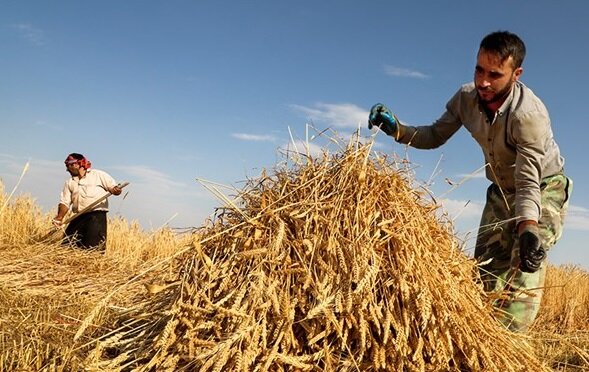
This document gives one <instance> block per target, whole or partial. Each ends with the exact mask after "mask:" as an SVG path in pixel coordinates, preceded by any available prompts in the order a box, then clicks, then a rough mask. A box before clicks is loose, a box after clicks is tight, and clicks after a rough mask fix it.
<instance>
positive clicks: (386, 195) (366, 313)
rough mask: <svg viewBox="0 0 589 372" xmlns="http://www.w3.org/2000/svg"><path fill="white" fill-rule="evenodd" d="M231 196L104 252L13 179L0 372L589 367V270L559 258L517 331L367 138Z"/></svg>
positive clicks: (120, 233) (3, 260)
mask: <svg viewBox="0 0 589 372" xmlns="http://www.w3.org/2000/svg"><path fill="white" fill-rule="evenodd" d="M0 187H2V184H1V183H0ZM375 190H378V192H375ZM221 199H222V200H225V201H226V202H225V204H224V205H223V206H221V207H219V209H218V210H217V213H216V215H215V217H214V218H213V219H211V220H210V221H206V222H205V223H204V224H203V226H201V227H198V228H195V229H194V230H192V231H188V232H182V233H179V232H175V231H172V230H170V229H161V230H157V231H150V232H146V231H143V230H142V229H141V228H140V227H139V225H138V224H137V223H134V222H128V221H126V220H124V219H111V220H109V231H108V236H109V240H108V245H107V250H106V253H105V254H101V253H98V252H92V251H82V250H78V249H74V248H72V247H68V246H62V245H60V242H59V239H54V240H42V239H41V237H43V236H44V235H46V233H47V231H48V230H49V229H50V226H51V224H50V217H51V216H49V215H44V214H43V213H42V212H41V210H40V208H39V207H38V206H36V205H35V203H34V201H33V199H32V198H31V197H28V196H21V197H18V198H16V199H12V198H9V196H8V195H7V194H6V192H5V191H4V190H3V189H2V190H0V208H2V209H1V212H0V293H1V297H0V308H1V309H2V311H1V312H0V368H1V369H2V370H31V371H39V370H41V371H70V370H93V371H101V370H109V371H124V370H125V371H126V370H136V371H152V370H158V371H160V370H170V371H176V370H199V371H225V370H231V371H258V370H259V371H282V370H285V371H286V370H289V371H290V370H296V371H298V370H315V371H324V370H327V371H346V370H350V371H365V370H368V371H370V370H383V371H384V370H388V371H391V370H398V371H551V370H559V371H589V353H588V350H589V325H588V322H587V320H588V319H589V314H588V312H589V273H587V272H586V271H584V270H582V269H580V268H578V267H573V266H562V267H554V266H550V267H549V270H548V274H547V279H546V283H545V288H544V291H545V295H544V297H543V303H542V308H541V311H540V314H539V316H538V318H537V320H536V322H535V323H534V325H533V327H532V328H531V330H530V331H529V332H528V333H527V334H523V335H522V334H514V333H511V332H509V331H507V330H505V329H504V328H503V327H502V326H501V325H500V324H499V323H498V322H497V321H495V319H494V317H493V311H494V310H493V307H492V306H491V301H492V300H491V299H489V298H488V297H487V296H486V294H485V293H484V292H483V291H482V286H481V285H480V283H479V282H478V281H477V274H476V273H477V267H476V263H475V262H474V261H473V260H472V259H471V258H469V257H467V256H466V255H465V254H464V253H463V252H462V251H461V250H460V247H459V244H458V243H457V239H456V237H455V236H454V234H453V233H452V226H451V223H449V221H445V220H442V219H441V218H440V217H439V214H437V213H436V211H437V209H438V206H436V205H435V204H434V203H433V202H432V201H431V199H430V198H429V197H428V195H427V192H425V191H422V190H420V189H419V188H415V187H414V185H413V183H412V180H411V173H410V172H409V171H408V170H407V167H406V166H404V165H403V164H402V162H399V161H397V160H395V159H391V158H387V157H385V156H382V155H378V154H375V153H374V152H372V151H371V147H370V145H369V144H368V145H360V144H358V143H355V142H352V141H351V142H350V144H348V145H347V146H346V147H345V148H343V149H342V151H340V152H339V153H337V154H335V155H328V154H324V155H323V156H322V157H317V158H310V157H305V156H302V157H301V158H300V159H299V161H297V162H294V163H293V164H290V165H289V166H281V167H277V168H276V169H275V170H273V171H272V172H264V173H263V174H262V175H260V176H259V177H258V178H256V179H251V180H249V181H248V183H247V185H246V186H245V187H244V189H243V190H241V191H240V192H239V194H238V195H234V196H233V199H231V201H230V200H229V199H228V198H226V197H222V198H221Z"/></svg>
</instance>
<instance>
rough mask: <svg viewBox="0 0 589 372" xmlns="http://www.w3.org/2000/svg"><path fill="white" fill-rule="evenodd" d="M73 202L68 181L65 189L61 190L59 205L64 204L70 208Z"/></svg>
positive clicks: (64, 185) (64, 186)
mask: <svg viewBox="0 0 589 372" xmlns="http://www.w3.org/2000/svg"><path fill="white" fill-rule="evenodd" d="M72 202H73V200H72V191H71V190H70V187H69V185H68V182H67V181H66V182H65V183H64V184H63V189H62V190H61V194H60V195H59V204H63V205H65V206H66V207H68V208H69V207H70V206H71V205H72Z"/></svg>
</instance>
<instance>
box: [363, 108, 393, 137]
mask: <svg viewBox="0 0 589 372" xmlns="http://www.w3.org/2000/svg"><path fill="white" fill-rule="evenodd" d="M372 127H379V128H380V130H382V131H383V132H385V133H386V134H387V135H389V136H393V137H395V136H396V135H397V130H398V129H399V128H398V127H399V120H398V119H397V117H396V116H395V115H394V114H393V113H392V112H391V111H390V110H389V109H388V108H387V107H386V106H385V105H383V104H382V103H377V104H376V105H374V106H372V108H371V109H370V115H369V116H368V129H372Z"/></svg>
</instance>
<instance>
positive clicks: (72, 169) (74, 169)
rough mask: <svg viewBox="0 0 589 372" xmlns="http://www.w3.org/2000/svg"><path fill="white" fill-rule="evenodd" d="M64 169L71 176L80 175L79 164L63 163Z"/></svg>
mask: <svg viewBox="0 0 589 372" xmlns="http://www.w3.org/2000/svg"><path fill="white" fill-rule="evenodd" d="M65 169H66V170H67V171H68V172H69V174H71V175H72V177H76V176H79V175H80V164H78V163H72V164H67V163H66V164H65Z"/></svg>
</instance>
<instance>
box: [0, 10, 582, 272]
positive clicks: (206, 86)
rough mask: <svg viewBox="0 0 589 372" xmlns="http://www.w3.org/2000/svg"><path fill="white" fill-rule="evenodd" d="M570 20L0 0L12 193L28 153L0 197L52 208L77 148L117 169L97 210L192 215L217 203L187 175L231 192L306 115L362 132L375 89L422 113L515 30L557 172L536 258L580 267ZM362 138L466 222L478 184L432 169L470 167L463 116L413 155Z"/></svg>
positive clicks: (453, 171)
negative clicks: (547, 246) (543, 248)
mask: <svg viewBox="0 0 589 372" xmlns="http://www.w3.org/2000/svg"><path fill="white" fill-rule="evenodd" d="M587 19H589V3H588V2H586V1H580V0H579V1H566V2H556V1H546V0H540V1H535V2H533V4H532V3H531V2H519V4H518V3H517V2H512V1H495V2H492V3H483V2H476V1H474V2H467V1H449V2H438V1H412V2H392V1H365V2H360V1H322V2H319V1H297V2H286V1H214V2H213V1H199V2H196V1H174V0H172V1H166V2H164V1H100V2H80V1H59V2H46V1H18V2H17V1H0V45H2V52H0V71H1V73H0V129H1V131H0V133H2V134H1V135H0V178H2V180H3V182H4V184H5V188H6V189H7V190H8V191H10V190H12V188H13V187H14V186H15V185H16V183H17V180H18V178H19V175H20V174H21V172H22V170H23V167H24V165H25V164H26V163H27V162H29V164H30V167H29V170H28V172H27V173H26V174H25V176H24V178H23V180H22V182H21V183H20V185H19V187H18V189H17V194H21V193H28V194H30V195H32V196H33V197H34V198H35V199H36V200H37V202H38V203H39V205H40V206H42V207H43V208H44V209H45V210H47V211H49V210H51V209H53V210H54V209H55V207H56V204H57V202H58V195H59V191H60V189H61V187H62V184H63V182H64V180H65V179H66V176H67V174H66V172H65V168H64V166H63V159H64V158H65V156H66V155H67V154H68V153H70V152H81V153H83V154H85V155H86V156H87V157H88V158H89V159H90V160H91V161H92V162H93V166H94V167H95V168H99V169H103V170H106V171H107V172H109V173H110V174H112V175H113V176H114V177H115V178H116V179H117V180H128V181H130V182H131V185H130V186H129V188H128V189H127V191H128V195H127V197H126V198H125V199H123V198H120V197H119V198H112V200H111V215H116V214H120V215H122V216H124V217H125V218H127V219H129V220H138V221H139V222H140V223H141V224H142V225H143V226H144V227H145V228H147V229H151V228H157V227H160V226H162V225H164V224H166V223H168V224H169V225H170V226H173V227H186V226H199V225H200V224H201V223H202V221H203V220H204V219H205V218H206V217H207V216H208V215H210V214H211V213H212V212H213V208H214V207H215V206H217V205H219V204H220V202H219V201H217V200H216V199H215V198H214V197H213V196H212V195H211V194H210V193H209V192H208V191H207V190H206V189H204V188H203V187H202V186H201V185H200V184H199V183H198V182H196V178H201V179H205V180H210V181H214V182H218V183H221V184H225V185H228V186H232V187H235V188H238V189H239V188H241V187H242V186H243V184H244V183H243V181H244V180H245V179H247V178H248V177H256V176H257V175H258V174H259V172H260V170H261V169H263V168H271V167H272V166H273V165H274V164H276V163H277V162H279V161H281V160H282V159H283V157H282V155H281V154H280V153H281V151H280V150H279V149H280V148H284V147H285V146H287V145H288V143H289V142H291V137H290V134H289V130H290V132H291V133H292V136H293V138H294V139H295V140H301V141H302V140H304V139H305V136H306V128H307V124H309V123H312V124H313V125H314V126H315V127H316V128H318V129H319V130H322V129H325V128H328V127H330V128H333V129H335V130H337V131H338V132H339V133H340V134H341V135H342V136H343V137H345V136H349V135H350V134H351V133H352V132H353V131H354V130H356V129H357V128H358V126H359V125H360V126H361V127H362V135H365V136H370V135H371V132H369V131H368V130H367V129H366V128H365V126H366V116H367V112H368V110H369V108H370V106H371V105H372V104H374V103H376V102H384V103H386V104H387V105H388V106H389V107H390V108H391V109H392V110H393V111H394V112H395V113H396V114H397V115H398V116H399V117H400V119H401V120H402V121H405V122H407V123H411V124H416V125H417V124H428V123H431V122H432V121H433V120H435V119H436V118H437V117H438V116H439V115H440V114H441V113H442V111H443V108H444V105H445V103H446V102H447V100H448V99H449V98H450V97H451V96H452V95H453V94H454V92H455V91H456V90H457V89H458V87H459V86H460V85H461V84H462V83H465V82H468V81H471V80H472V76H473V71H474V63H475V55H476V51H477V48H478V44H479V42H480V39H481V38H482V37H483V36H484V35H486V34H487V33H489V32H492V31H496V30H500V29H507V30H510V31H512V32H515V33H518V34H519V35H520V36H521V37H522V39H523V40H524V41H525V42H526V45H527V48H528V55H527V58H526V61H525V62H524V74H523V76H522V81H523V82H524V83H525V84H526V85H528V86H529V87H530V88H532V89H533V90H534V92H535V93H536V94H537V95H538V96H540V97H541V98H542V99H543V101H544V103H545V104H546V106H547V107H548V109H549V111H550V115H551V119H552V122H553V131H554V133H555V137H556V140H557V142H558V143H559V145H560V147H561V151H562V153H563V156H564V157H565V158H566V171H567V173H568V175H569V176H570V177H571V178H573V180H574V182H575V192H574V194H573V197H572V200H571V209H570V213H569V216H568V217H567V218H568V220H567V223H566V227H565V233H564V237H563V239H562V240H561V242H560V243H559V244H558V245H557V246H556V247H555V248H554V250H553V251H551V253H550V256H549V257H550V260H551V262H553V263H557V264H560V263H573V264H578V265H581V266H584V267H585V268H589V248H587V246H586V245H587V241H588V240H589V197H588V196H587V195H586V194H584V190H586V189H587V186H588V185H587V183H588V182H589V177H588V175H587V171H586V169H587V166H586V161H587V160H586V159H587V155H586V154H585V153H584V150H585V148H586V138H585V136H584V132H585V131H586V129H585V127H584V126H585V124H586V123H588V122H589V114H588V110H587V109H586V104H587V102H586V101H587V98H589V97H588V94H587V87H588V86H589V78H588V74H587V73H586V70H587V69H586V65H587V40H588V39H589V27H588V26H587V23H586V20H587ZM376 141H377V150H378V151H382V152H388V153H392V152H396V153H399V154H401V155H405V154H407V156H408V157H409V159H410V160H411V161H412V162H414V164H415V166H416V175H417V180H418V181H421V182H425V181H427V180H429V179H430V178H431V177H432V174H433V178H432V182H430V184H429V188H430V189H431V190H432V191H433V192H434V193H435V195H438V196H440V197H439V199H441V200H444V203H445V206H446V208H447V209H448V210H449V212H450V214H451V215H452V216H455V217H456V227H457V229H458V230H459V233H460V234H461V236H464V234H465V233H466V232H468V231H471V235H469V236H471V237H472V236H473V232H472V230H473V229H476V227H477V225H478V220H479V216H480V211H481V209H482V205H483V203H484V195H485V190H486V187H487V185H488V182H487V181H486V180H485V179H484V178H483V177H480V176H477V177H473V178H471V179H469V180H468V181H466V182H464V183H463V184H462V185H461V186H460V187H459V188H457V189H455V190H452V191H450V192H448V191H449V190H451V186H450V185H449V184H448V183H447V182H445V179H446V178H448V179H451V180H453V181H455V182H458V181H460V179H461V178H462V177H464V175H468V174H472V173H473V172H475V171H476V170H477V169H479V168H480V167H481V166H482V163H483V157H482V154H481V152H480V150H479V148H478V147H477V145H476V144H475V143H474V141H473V140H472V138H471V137H470V136H469V134H468V133H467V132H466V130H464V129H462V130H461V131H459V133H457V134H456V135H455V136H454V137H453V138H452V139H451V140H450V141H449V142H448V143H447V144H446V145H445V146H444V147H442V148H440V149H438V150H431V151H423V150H415V149H409V150H406V149H405V148H404V147H403V146H401V145H398V144H395V143H393V142H392V141H391V140H390V139H389V138H387V137H385V136H384V135H383V134H378V135H377V136H376ZM313 144H314V146H316V147H319V146H323V145H324V143H322V142H319V141H317V142H314V143H313ZM331 150H332V151H333V150H334V149H333V148H332V149H331ZM224 191H225V192H226V193H228V194H231V193H232V192H231V190H230V189H226V190H224ZM467 202H468V206H467V207H466V208H463V206H464V205H465V204H466V203H467ZM468 244H469V245H470V246H472V239H471V240H469V243H468ZM468 244H467V245H468Z"/></svg>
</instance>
